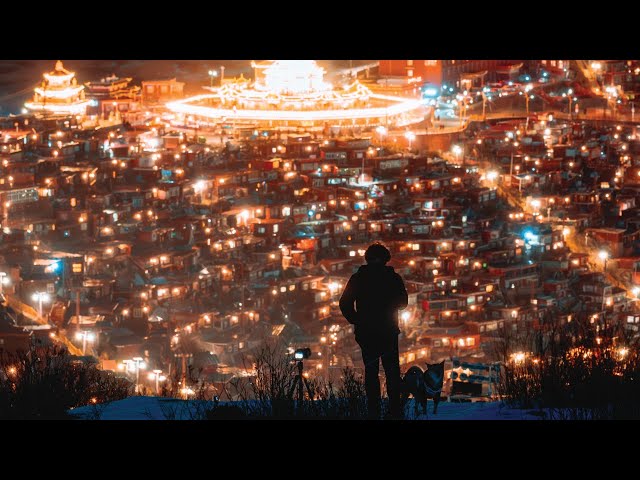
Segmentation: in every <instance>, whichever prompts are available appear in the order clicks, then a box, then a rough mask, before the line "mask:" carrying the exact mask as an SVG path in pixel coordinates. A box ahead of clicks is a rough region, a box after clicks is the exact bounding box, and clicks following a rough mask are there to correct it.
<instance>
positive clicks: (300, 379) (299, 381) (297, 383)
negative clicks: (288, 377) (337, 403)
mask: <svg viewBox="0 0 640 480" xmlns="http://www.w3.org/2000/svg"><path fill="white" fill-rule="evenodd" d="M296 366H297V368H298V374H297V375H296V378H295V379H294V380H293V384H292V385H291V389H290V390H289V399H291V400H293V394H294V393H295V391H296V387H298V412H300V413H302V405H303V403H304V387H305V386H306V387H307V393H308V394H309V398H310V399H313V394H312V393H311V387H309V382H308V380H307V379H306V378H305V377H304V376H303V375H302V370H303V369H304V363H303V361H302V360H298V362H297V365H296Z"/></svg>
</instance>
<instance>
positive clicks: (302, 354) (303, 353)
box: [293, 347, 311, 360]
mask: <svg viewBox="0 0 640 480" xmlns="http://www.w3.org/2000/svg"><path fill="white" fill-rule="evenodd" d="M310 357H311V349H310V348H308V347H307V348H298V349H297V350H296V351H295V352H293V358H295V359H296V360H305V359H307V358H310Z"/></svg>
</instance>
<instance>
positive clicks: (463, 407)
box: [69, 397, 541, 420]
mask: <svg viewBox="0 0 640 480" xmlns="http://www.w3.org/2000/svg"><path fill="white" fill-rule="evenodd" d="M206 407H207V405H206V402H196V401H183V400H176V399H172V398H162V397H129V398H125V399H124V400H119V401H117V402H111V403H108V404H104V405H91V406H86V407H81V408H77V409H74V410H71V411H70V412H69V413H71V414H72V415H73V416H74V417H77V418H79V419H84V420H174V419H175V420H192V419H194V418H199V413H200V412H202V411H203V409H205V408H206ZM432 409H433V404H432V403H431V402H430V403H429V415H428V416H425V415H420V416H419V417H418V419H419V420H540V419H541V417H540V415H536V412H532V411H526V410H516V409H510V408H507V407H505V406H504V405H503V404H502V403H501V402H478V403H441V404H440V405H439V407H438V414H437V415H433V414H432V413H431V412H432ZM413 412H414V409H413V405H412V404H411V403H410V404H409V405H408V406H407V416H408V417H409V418H412V417H413Z"/></svg>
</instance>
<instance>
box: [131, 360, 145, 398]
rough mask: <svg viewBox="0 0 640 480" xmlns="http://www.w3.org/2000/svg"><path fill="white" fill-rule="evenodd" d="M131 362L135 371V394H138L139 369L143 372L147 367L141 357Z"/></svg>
mask: <svg viewBox="0 0 640 480" xmlns="http://www.w3.org/2000/svg"><path fill="white" fill-rule="evenodd" d="M133 362H134V363H135V369H136V393H138V392H139V391H140V369H142V370H144V369H145V368H147V366H146V365H145V363H144V362H143V360H142V357H133Z"/></svg>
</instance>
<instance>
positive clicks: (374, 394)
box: [362, 348, 380, 420]
mask: <svg viewBox="0 0 640 480" xmlns="http://www.w3.org/2000/svg"><path fill="white" fill-rule="evenodd" d="M362 361H363V362H364V389H365V392H366V393H367V409H368V417H369V418H370V419H375V420H378V419H379V418H380V379H379V378H378V374H379V373H380V354H379V353H378V352H377V351H376V350H375V349H371V348H369V349H367V348H362Z"/></svg>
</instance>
